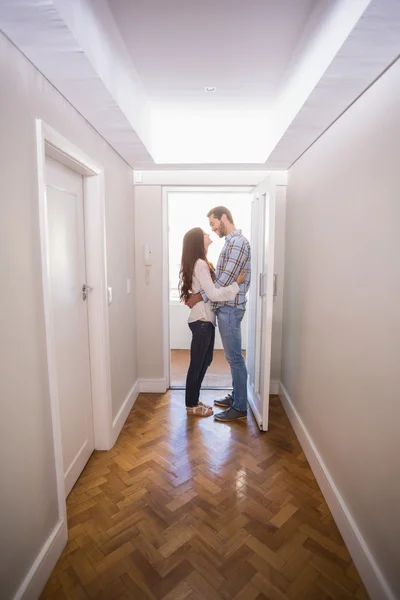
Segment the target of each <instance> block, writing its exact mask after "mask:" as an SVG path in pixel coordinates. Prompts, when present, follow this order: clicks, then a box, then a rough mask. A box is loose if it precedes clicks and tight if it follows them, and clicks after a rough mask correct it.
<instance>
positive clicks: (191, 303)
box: [185, 294, 203, 308]
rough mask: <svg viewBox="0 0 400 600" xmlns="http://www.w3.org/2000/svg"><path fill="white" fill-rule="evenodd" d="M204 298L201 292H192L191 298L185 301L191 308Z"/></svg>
mask: <svg viewBox="0 0 400 600" xmlns="http://www.w3.org/2000/svg"><path fill="white" fill-rule="evenodd" d="M202 300H203V298H202V296H201V294H191V295H190V296H189V299H188V301H187V302H185V304H186V306H188V307H189V308H193V306H196V304H197V303H198V302H201V301H202Z"/></svg>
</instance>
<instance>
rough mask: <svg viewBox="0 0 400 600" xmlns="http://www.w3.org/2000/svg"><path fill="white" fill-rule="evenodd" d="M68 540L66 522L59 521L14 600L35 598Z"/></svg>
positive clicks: (41, 589)
mask: <svg viewBox="0 0 400 600" xmlns="http://www.w3.org/2000/svg"><path fill="white" fill-rule="evenodd" d="M67 541H68V530H67V523H66V521H65V520H63V521H59V522H58V523H57V525H56V526H55V527H54V529H53V531H52V532H51V534H50V535H49V537H48V539H47V540H46V542H45V544H44V545H43V547H42V549H41V551H40V552H39V554H38V556H37V557H36V560H35V562H34V563H33V565H32V567H31V568H30V569H29V572H28V574H27V576H26V577H25V579H24V581H23V582H22V584H21V586H20V587H19V589H18V591H17V593H16V594H15V596H14V600H37V599H38V598H39V596H40V594H41V593H42V591H43V588H44V586H45V585H46V583H47V581H48V580H49V577H50V575H51V573H52V571H53V569H54V567H55V566H56V563H57V561H58V559H59V558H60V555H61V553H62V551H63V550H64V548H65V545H66V543H67Z"/></svg>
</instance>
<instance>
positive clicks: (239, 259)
mask: <svg viewBox="0 0 400 600" xmlns="http://www.w3.org/2000/svg"><path fill="white" fill-rule="evenodd" d="M242 269H245V270H246V271H247V274H246V280H245V281H244V283H241V284H240V285H239V293H238V295H237V296H236V298H235V299H234V300H230V301H228V302H213V303H212V305H211V308H212V309H213V310H216V309H217V308H219V307H220V306H225V305H227V306H237V307H238V308H241V309H243V310H245V309H246V293H247V291H248V289H249V287H250V277H251V253H250V244H249V242H248V241H247V239H246V238H245V237H244V236H243V235H242V231H241V229H235V231H232V233H230V234H229V235H227V236H226V238H225V245H224V247H223V248H222V250H221V254H220V255H219V258H218V263H217V267H216V269H215V276H216V281H215V286H216V287H225V286H226V285H230V284H231V283H233V282H234V281H236V279H237V278H238V276H239V273H240V271H241V270H242ZM200 293H201V295H202V297H203V300H204V302H207V300H208V298H207V296H206V294H205V293H204V292H203V291H201V292H200Z"/></svg>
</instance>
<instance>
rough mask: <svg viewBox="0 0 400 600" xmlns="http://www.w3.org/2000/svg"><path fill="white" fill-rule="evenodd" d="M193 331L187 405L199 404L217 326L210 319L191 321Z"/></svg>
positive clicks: (190, 325)
mask: <svg viewBox="0 0 400 600" xmlns="http://www.w3.org/2000/svg"><path fill="white" fill-rule="evenodd" d="M189 327H190V329H191V331H192V344H191V346H190V365H189V370H188V373H187V377H186V393H185V402H186V406H187V407H189V406H197V405H198V403H199V395H200V388H201V384H202V382H203V379H204V375H205V374H206V371H207V369H208V367H209V366H210V365H211V363H212V359H213V350H214V340H215V327H214V325H213V324H212V323H211V322H210V321H193V323H189Z"/></svg>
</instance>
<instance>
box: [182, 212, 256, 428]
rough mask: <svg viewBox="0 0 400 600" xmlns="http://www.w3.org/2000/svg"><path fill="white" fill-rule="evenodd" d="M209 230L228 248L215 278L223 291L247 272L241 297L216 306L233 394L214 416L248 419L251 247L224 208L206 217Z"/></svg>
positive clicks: (193, 300)
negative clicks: (245, 330)
mask: <svg viewBox="0 0 400 600" xmlns="http://www.w3.org/2000/svg"><path fill="white" fill-rule="evenodd" d="M207 217H208V220H209V223H210V227H211V229H212V231H214V232H215V233H216V234H217V235H218V236H219V237H221V238H222V237H225V245H224V247H223V249H222V251H221V254H220V255H219V259H218V263H217V267H216V271H215V275H216V282H215V284H216V286H217V287H223V286H226V285H230V284H231V283H233V282H234V281H236V279H237V277H238V275H239V273H240V271H241V270H243V269H244V270H245V271H246V272H247V275H246V280H245V282H244V283H242V284H240V286H239V293H238V295H237V296H236V298H235V300H232V301H230V302H213V304H212V309H213V310H214V311H215V313H216V315H217V322H218V327H219V332H220V335H221V340H222V345H223V347H224V352H225V356H226V359H227V361H228V363H229V366H230V368H231V374H232V387H233V390H232V394H228V395H227V396H226V397H225V398H224V399H222V400H215V402H214V404H216V405H217V406H222V407H223V408H225V410H224V411H222V412H220V413H218V414H216V415H214V418H215V419H217V420H218V421H224V422H226V421H237V420H241V419H246V417H247V369H246V364H245V362H244V359H243V354H242V332H241V322H242V319H243V317H244V313H245V310H246V293H247V291H248V289H249V286H250V274H251V264H250V263H251V255H250V244H249V242H248V241H247V239H246V238H245V237H244V236H243V235H242V232H241V230H240V229H236V227H235V224H234V222H233V218H232V214H231V212H230V210H229V209H228V208H226V207H225V206H216V207H215V208H213V209H211V210H210V211H209V213H208V214H207ZM202 299H203V300H204V301H205V302H207V301H208V298H207V296H206V295H205V293H204V292H203V291H201V292H200V293H199V294H194V295H193V296H192V297H191V298H190V299H189V300H188V302H187V304H188V306H190V307H191V308H192V307H193V306H194V305H195V304H196V303H197V302H200V301H201V300H202Z"/></svg>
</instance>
